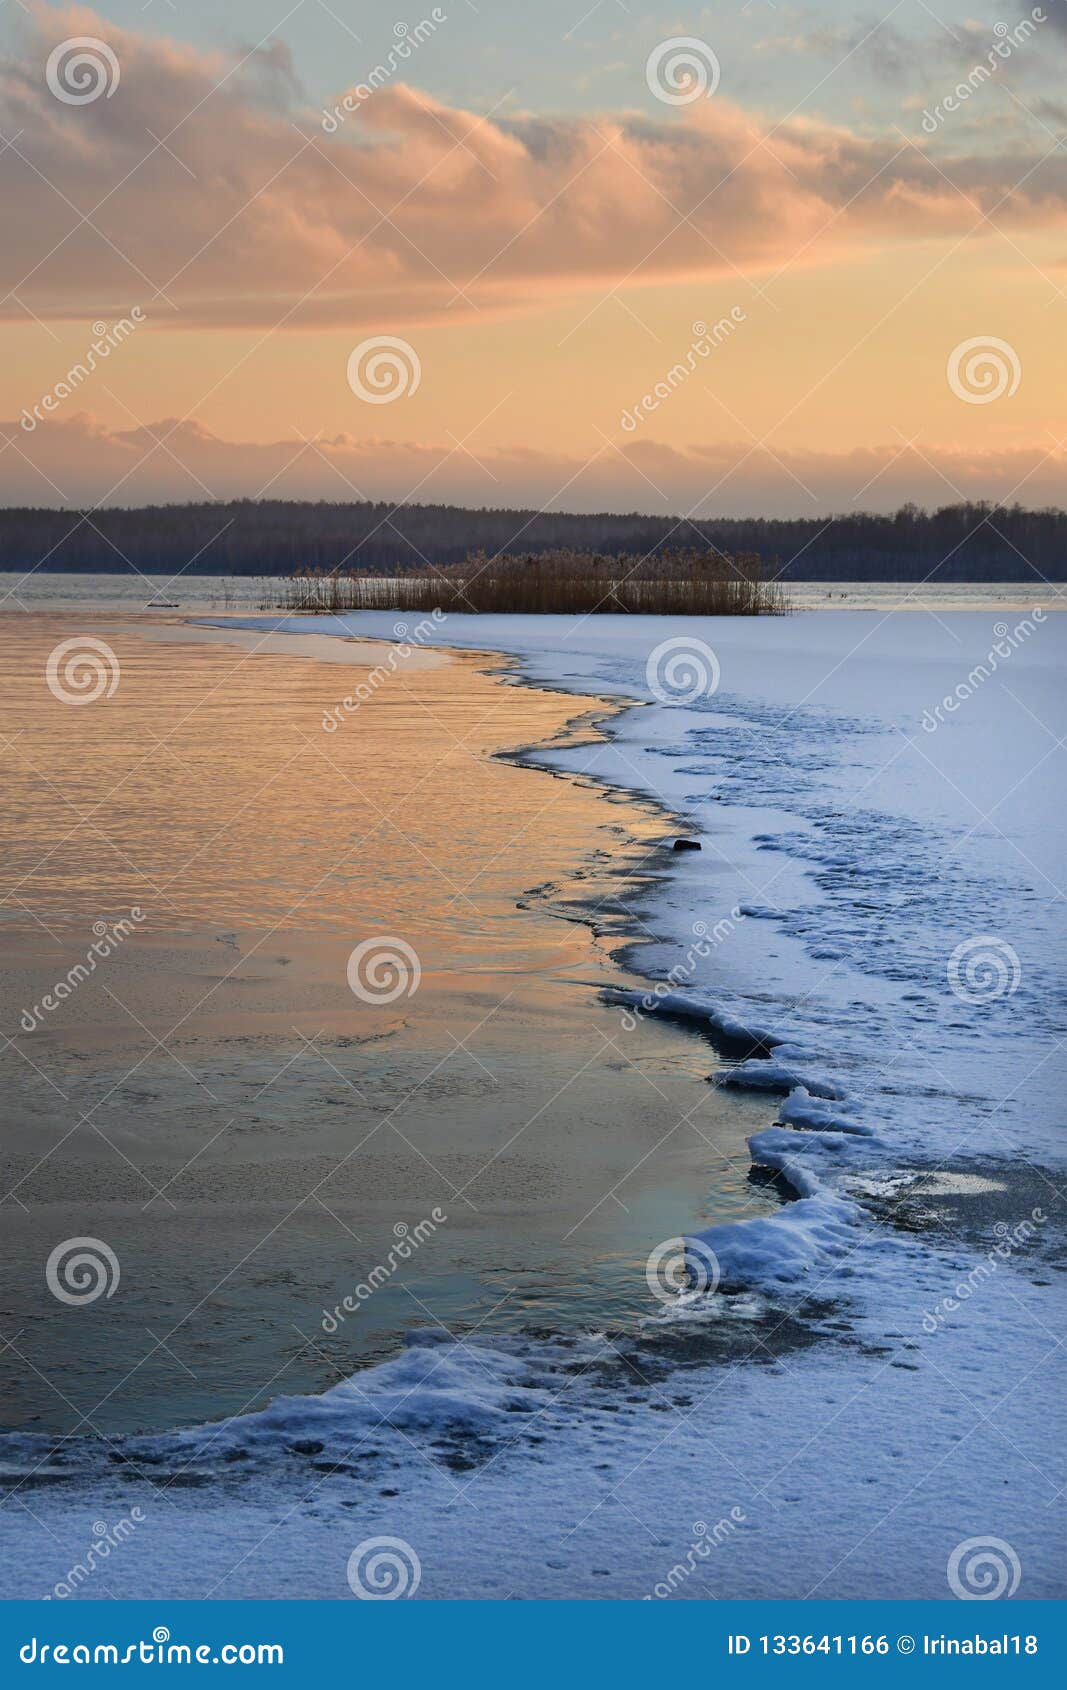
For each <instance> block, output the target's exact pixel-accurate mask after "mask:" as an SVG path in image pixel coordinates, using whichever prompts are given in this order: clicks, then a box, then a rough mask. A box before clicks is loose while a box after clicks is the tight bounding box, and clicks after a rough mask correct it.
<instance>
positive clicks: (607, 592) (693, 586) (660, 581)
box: [282, 549, 786, 616]
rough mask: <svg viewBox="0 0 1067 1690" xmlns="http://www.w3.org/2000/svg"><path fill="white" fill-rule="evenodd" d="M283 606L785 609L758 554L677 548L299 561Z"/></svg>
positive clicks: (734, 612) (684, 612)
mask: <svg viewBox="0 0 1067 1690" xmlns="http://www.w3.org/2000/svg"><path fill="white" fill-rule="evenodd" d="M282 607H283V608H284V609H287V610H293V611H318V612H330V613H338V612H341V611H349V610H390V611H432V610H443V611H455V612H458V613H468V614H469V613H471V612H476V613H485V614H498V615H499V614H515V613H523V614H527V615H538V614H540V615H545V614H548V615H553V614H555V615H568V616H589V615H593V614H597V613H604V612H608V613H610V612H615V613H620V612H621V613H624V614H628V615H640V616H766V615H775V614H779V613H781V612H782V611H783V610H785V608H786V606H785V602H784V599H783V595H782V590H781V588H780V587H779V586H778V584H777V583H776V582H773V581H764V580H763V578H762V571H761V565H760V560H759V558H758V557H757V556H756V555H755V553H751V552H746V553H739V554H738V555H736V556H734V557H729V556H727V555H726V554H725V553H722V552H713V551H696V550H681V549H679V550H675V551H661V552H659V553H657V554H655V555H653V556H648V557H636V556H635V557H629V556H621V557H616V556H606V555H604V554H602V553H599V552H576V551H568V550H560V551H553V552H542V553H528V554H526V555H519V554H512V553H504V554H502V555H500V556H497V557H492V558H490V557H487V556H486V554H485V553H484V552H475V553H472V554H471V556H469V557H468V558H466V559H465V560H464V562H463V563H457V564H449V565H447V566H446V567H444V568H441V569H437V568H432V569H431V570H430V571H429V572H427V573H418V574H416V573H414V572H412V573H410V574H405V575H400V576H388V575H358V574H355V573H348V574H342V573H340V571H338V570H300V571H298V572H297V573H296V574H295V575H293V576H292V577H291V578H290V580H289V581H287V582H286V583H285V584H284V588H283V593H282Z"/></svg>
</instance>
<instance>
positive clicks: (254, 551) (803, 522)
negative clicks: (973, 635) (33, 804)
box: [0, 499, 1067, 581]
mask: <svg viewBox="0 0 1067 1690" xmlns="http://www.w3.org/2000/svg"><path fill="white" fill-rule="evenodd" d="M679 545H681V546H689V547H694V548H707V547H711V548H716V549H719V550H721V551H724V552H729V553H733V554H738V553H746V552H756V553H758V554H759V555H760V556H761V557H762V559H763V560H764V568H765V571H766V573H767V574H768V575H776V574H778V575H780V578H781V579H782V580H785V581H920V580H925V579H927V578H930V579H932V580H936V581H1033V580H1036V579H1038V578H1039V577H1041V576H1043V577H1045V578H1047V579H1048V580H1052V581H1062V580H1064V579H1067V574H1065V570H1067V512H1064V511H1062V510H1057V509H1049V510H1038V511H1031V510H1024V509H1023V508H1022V506H1021V505H1010V506H1005V507H1001V506H998V505H993V504H958V505H945V506H943V507H942V508H941V509H940V510H936V511H924V510H920V509H919V507H918V506H916V505H905V506H903V508H902V509H901V510H898V511H897V512H895V513H894V514H892V515H885V516H873V515H866V514H862V513H858V512H846V513H844V514H840V515H835V516H831V517H802V518H801V517H796V518H790V517H787V518H769V517H708V518H704V519H701V520H699V521H697V520H694V519H692V518H682V519H678V518H675V517H653V516H641V515H636V514H634V515H627V516H623V515H619V514H617V513H612V512H602V513H600V514H598V515H593V516H576V515H566V514H561V513H559V512H543V513H538V512H537V511H521V510H461V509H459V508H457V507H456V506H454V505H403V506H400V507H396V506H394V505H390V504H388V503H385V502H383V503H380V504H370V503H366V504H349V505H342V504H328V503H325V502H322V503H317V504H312V503H294V502H288V501H282V500H252V499H241V500H236V501H234V502H233V503H231V504H214V503H211V504H199V505H158V506H151V505H150V506H143V507H141V508H139V509H132V510H125V509H118V508H115V509H107V510H92V511H88V512H85V513H83V512H80V511H71V510H43V509H8V510H0V570H17V571H20V572H22V571H25V570H28V569H33V568H43V569H47V570H69V571H76V572H90V573H96V574H101V573H106V574H116V573H124V572H125V571H126V570H128V569H137V570H140V571H142V572H143V573H144V574H146V575H160V574H162V575H177V574H179V573H187V574H191V575H290V574H292V573H294V572H295V571H297V570H332V569H343V570H345V571H346V572H348V571H350V570H352V569H356V570H358V571H363V572H365V573H367V574H379V575H391V574H400V573H404V572H406V571H408V570H419V569H425V568H426V566H427V564H432V565H434V566H435V567H447V566H448V565H450V564H458V563H462V561H463V560H464V558H466V557H467V556H468V555H469V554H470V553H472V552H476V551H482V552H485V553H487V554H488V555H489V556H493V555H495V554H497V553H498V552H502V551H516V550H519V551H521V552H523V553H534V554H538V553H548V552H556V551H560V550H564V549H567V550H572V551H575V552H589V551H596V552H601V553H606V554H608V555H612V556H622V555H624V554H628V555H630V556H634V555H640V556H644V555H647V554H656V553H658V552H661V551H663V550H665V549H667V548H669V547H677V546H679Z"/></svg>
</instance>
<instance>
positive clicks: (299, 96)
mask: <svg viewBox="0 0 1067 1690" xmlns="http://www.w3.org/2000/svg"><path fill="white" fill-rule="evenodd" d="M1024 20H1025V21H1026V27H1025V30H1024V31H1022V32H1019V30H1018V26H1019V25H1020V24H1021V23H1022V22H1023V21H1024ZM405 26H406V29H405ZM77 37H88V38H91V40H92V41H93V42H95V43H97V44H98V45H97V47H94V48H91V49H90V51H91V52H92V53H93V54H94V55H95V71H96V72H97V73H98V74H99V77H100V78H101V79H102V80H100V81H98V83H97V84H96V85H95V87H94V86H91V85H89V84H86V83H79V82H77V81H75V80H68V81H66V82H65V81H64V80H63V78H64V74H65V73H64V64H65V59H64V51H63V49H62V44H63V43H65V42H69V41H70V40H71V39H72V38H77ZM678 38H686V39H688V40H689V41H690V43H695V46H693V45H690V47H689V48H688V49H685V50H682V51H683V52H685V51H687V52H688V53H689V54H691V55H692V65H693V66H695V67H696V69H695V74H696V75H697V76H698V77H699V78H702V79H703V81H702V82H699V81H698V82H694V81H692V80H689V81H686V80H685V77H684V74H683V76H682V80H680V81H676V82H674V83H666V84H665V83H664V82H663V81H662V78H663V77H664V76H666V75H667V74H668V73H669V69H670V66H671V64H672V62H675V60H676V57H677V53H678V52H679V49H678V48H677V47H673V48H672V47H671V46H670V44H671V43H675V42H677V40H678ZM101 43H102V44H103V47H104V48H105V49H107V52H106V53H105V54H104V55H103V56H102V55H101V53H100V51H99V44H101ZM398 46H403V47H404V48H405V50H406V57H401V56H400V55H399V53H398V52H397V48H398ZM998 46H999V48H1000V51H999V52H998V51H997V49H998ZM672 55H673V57H672ZM69 56H70V55H69V53H67V55H66V58H67V59H68V60H69ZM375 67H379V69H378V71H377V72H376V70H375ZM657 67H658V68H657ZM977 67H982V68H981V70H979V71H978V74H975V73H976V68H977ZM1065 68H1067V0H1045V4H1044V5H1042V6H1038V7H1036V8H1031V7H1030V6H1027V5H1014V4H1013V5H1011V6H1008V7H1007V8H1003V9H1001V10H1000V11H999V12H993V11H988V10H986V9H985V8H984V6H983V5H982V4H981V3H979V4H978V7H977V10H975V9H974V8H973V7H972V5H971V4H968V3H965V0H935V3H934V4H926V3H925V0H898V3H897V4H896V5H894V6H890V5H889V4H888V3H887V0H879V3H878V4H877V5H876V6H874V7H867V6H865V5H864V4H863V3H862V0H860V3H859V4H856V5H852V4H839V3H832V0H813V3H811V4H790V3H787V0H779V3H777V4H771V3H770V0H747V3H745V4H740V3H737V4H734V3H733V0H730V3H728V4H723V5H718V6H714V7H703V8H701V7H694V8H693V9H691V10H681V11H678V10H674V9H672V8H669V7H661V6H659V5H653V4H644V3H642V0H625V3H624V0H599V3H597V4H592V3H591V0H537V3H536V4H534V3H532V0H526V3H523V0H476V3H474V0H443V3H442V4H441V5H440V6H438V7H436V8H434V7H433V6H432V5H429V4H425V3H424V0H413V4H412V5H410V6H409V7H408V8H407V9H406V10H404V11H401V10H400V8H399V6H398V5H397V6H394V5H393V4H392V3H390V4H389V5H382V4H377V5H371V4H368V3H365V0H364V3H360V4H351V3H349V0H328V3H327V0H276V4H275V5H271V4H268V3H267V0H227V3H226V4H224V5H221V6H220V5H219V4H218V3H217V0H215V3H214V4H210V5H209V4H207V3H206V0H148V3H147V4H145V3H144V0H112V3H111V4H109V5H108V6H107V7H106V8H103V9H101V10H93V9H89V8H85V7H73V8H72V7H65V6H63V7H60V6H51V5H43V4H28V5H22V4H20V3H19V0H7V3H6V4H4V5H3V6H2V8H0V183H2V191H3V196H4V207H5V215H4V238H3V242H2V243H0V272H2V274H0V282H2V285H0V295H2V296H3V302H2V309H0V372H2V373H0V384H2V386H0V419H2V420H0V502H3V503H6V504H65V503H68V502H69V503H77V504H80V503H83V502H87V501H92V502H97V501H99V502H101V503H105V504H107V503H119V504H131V503H144V502H146V501H148V500H154V499H183V500H184V499H201V498H228V497H232V496H233V495H235V494H241V495H248V496H250V497H254V496H257V495H260V494H263V495H265V496H271V497H326V498H331V499H351V498H363V497H369V498H387V499H390V500H401V499H414V500H420V501H445V500H447V501H455V502H458V503H463V504H477V505H483V504H485V505H515V504H521V505H536V506H542V505H545V506H549V507H555V508H559V509H564V510H566V509H575V510H596V509H603V508H611V509H619V510H634V509H640V510H646V511H653V512H668V511H692V512H697V513H699V514H714V513H717V512H722V513H763V512H766V513H769V514H770V513H787V512H798V513H804V514H816V513H818V512H820V511H823V510H829V509H857V508H860V509H863V508H866V509H888V508H892V507H893V506H894V505H897V504H899V503H901V502H903V501H904V500H905V499H912V498H913V499H916V500H918V501H919V502H920V503H923V504H927V505H933V504H943V503H950V502H953V501H954V500H956V499H958V498H960V497H967V498H975V497H990V498H1000V499H1008V498H1012V499H1014V498H1018V499H1019V500H1020V501H1021V502H1023V503H1025V504H1032V505H1041V504H1046V503H1057V504H1064V503H1067V490H1065V485H1064V467H1065V463H1067V416H1065V407H1064V402H1063V400H1064V392H1065V388H1067V332H1065V331H1067V218H1065V212H1067V146H1065V145H1064V140H1063V139H1061V138H1064V137H1067V95H1065V94H1064V87H1065V82H1064V71H1065ZM92 74H93V71H92V70H91V71H90V75H92ZM368 78H371V79H372V80H374V81H375V82H376V83H377V84H378V86H376V87H375V88H374V89H372V90H371V91H370V92H369V93H368V92H367V89H366V86H365V82H366V79H368ZM657 78H660V80H657ZM958 85H962V86H963V88H964V89H965V93H964V95H963V97H962V98H961V97H959V96H954V90H956V89H957V86H958ZM57 88H58V90H59V92H57V91H56V89H57ZM346 92H347V93H348V95H349V101H348V104H349V107H350V109H349V110H347V111H346V110H345V107H344V104H343V102H344V97H345V95H346ZM87 93H88V94H89V95H91V96H93V97H85V95H86V94H87ZM663 93H667V94H668V95H671V96H672V97H671V98H670V99H665V98H662V97H660V95H661V94H663ZM946 97H948V98H949V104H950V107H951V106H955V107H956V109H955V110H952V109H949V108H946V104H945V102H946ZM330 113H335V114H336V115H333V116H331V115H329V114H330ZM324 114H325V115H324ZM135 308H136V312H137V315H138V317H140V316H142V315H143V321H138V320H136V319H135V318H131V313H133V312H134V310H135ZM731 314H732V315H731ZM123 318H126V319H128V321H129V322H132V325H133V326H132V330H130V332H128V333H124V334H123V335H121V336H119V337H118V339H117V342H116V344H114V345H113V346H110V347H109V349H108V355H107V357H106V359H105V358H102V357H101V358H98V360H97V363H96V367H95V368H92V369H89V370H88V371H87V372H86V373H85V374H84V376H79V377H78V378H77V379H76V380H75V381H74V382H73V383H66V384H65V383H64V378H65V376H66V372H67V371H68V370H69V369H70V368H71V367H72V366H75V365H77V364H79V362H81V363H82V364H83V365H84V360H85V359H86V355H87V353H88V350H89V348H90V346H91V345H92V343H93V341H94V338H95V337H97V336H98V335H99V334H100V332H101V325H103V326H104V328H105V329H110V327H111V326H112V325H114V324H116V323H118V322H119V321H120V320H121V319H123ZM726 319H729V321H730V327H729V329H728V330H727V331H725V332H723V333H721V335H720V336H719V338H718V343H717V344H715V345H713V346H711V347H710V348H708V347H707V346H706V345H705V348H704V351H702V352H700V353H696V352H695V351H694V348H695V345H696V343H697V342H699V341H701V340H702V339H703V338H705V337H704V336H703V335H702V333H701V326H702V325H703V326H705V327H706V328H708V329H710V328H711V327H712V326H713V325H715V324H716V323H720V322H722V321H724V320H726ZM694 325H696V327H694ZM379 336H390V337H394V338H395V339H399V340H400V341H402V342H403V343H405V345H404V346H403V347H402V348H401V349H400V351H399V358H400V365H401V367H400V379H401V384H402V385H403V386H406V387H407V389H408V391H404V392H400V393H397V394H396V395H394V396H391V397H390V398H389V402H388V403H371V402H369V401H368V399H367V398H366V397H362V396H361V394H360V391H359V390H358V389H359V382H358V380H357V381H356V383H355V390H354V385H353V383H352V382H351V381H350V379H349V377H350V369H351V366H350V355H351V354H352V352H353V350H354V348H356V347H357V346H358V345H360V344H361V343H362V342H364V341H366V340H368V339H375V338H377V337H379ZM968 342H973V343H974V346H975V348H976V350H977V351H978V355H979V362H978V365H977V366H976V367H975V369H971V368H970V365H969V362H968V359H967V356H966V354H962V353H959V351H958V349H960V348H961V347H963V346H964V344H965V343H968ZM990 342H992V352H991V354H990V360H989V361H988V362H984V363H983V361H982V348H983V347H985V346H988V345H989V344H990ZM954 354H956V363H955V371H956V374H955V375H954V376H953V375H952V374H951V373H950V365H951V364H952V361H953V356H954ZM678 367H681V368H682V370H683V372H684V373H683V375H682V376H681V377H678V376H677V375H676V376H675V378H674V379H673V380H672V381H671V382H669V383H667V386H666V387H664V386H663V384H664V383H665V381H666V378H667V375H668V372H669V371H671V370H672V369H675V370H677V368H678ZM983 379H984V380H986V381H988V382H989V383H990V384H991V387H990V386H987V387H985V388H983V387H982V386H981V382H982V380H983ZM657 384H660V385H661V396H660V398H659V400H658V403H656V404H655V406H654V407H653V406H651V405H649V406H646V407H645V408H644V409H642V402H643V398H644V396H645V395H646V394H647V395H651V396H653V397H655V395H656V388H657ZM64 386H65V387H66V388H67V389H69V391H61V388H63V387H64ZM991 388H992V389H993V390H994V391H992V392H991ZM998 388H1000V389H1002V391H999V392H997V391H995V390H996V389H998ZM45 396H49V398H50V401H51V402H50V403H49V404H48V405H47V406H46V407H44V409H42V408H41V407H42V404H43V401H44V399H45ZM377 397H381V395H377ZM35 407H37V410H36V411H35V409H34V408H35ZM635 410H636V416H637V420H635ZM627 416H628V418H629V421H627V422H625V423H624V420H623V419H624V417H627Z"/></svg>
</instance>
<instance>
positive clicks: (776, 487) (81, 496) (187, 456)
mask: <svg viewBox="0 0 1067 1690" xmlns="http://www.w3.org/2000/svg"><path fill="white" fill-rule="evenodd" d="M1065 469H1067V452H1065V451H1064V450H1063V449H1062V448H1055V449H1053V450H1052V451H1050V452H1047V451H1046V449H1045V448H1044V447H1019V448H1017V449H1014V450H1006V451H996V452H974V451H965V450H952V449H949V448H945V447H941V448H936V449H926V448H922V449H921V450H920V449H919V448H918V447H916V448H907V449H904V450H901V446H900V443H899V442H898V443H897V444H895V445H890V444H886V445H884V446H878V447H874V448H857V449H856V450H855V451H851V452H841V453H835V452H825V451H815V450H812V451H779V452H775V453H772V452H770V451H769V450H767V449H766V448H764V447H750V446H748V445H744V444H737V443H722V444H712V445H702V446H700V445H695V446H692V447H690V448H688V449H686V450H683V451H679V450H676V449H674V448H672V447H669V446H664V445H657V444H655V443H653V442H650V441H644V440H641V441H627V442H626V443H624V444H621V445H615V446H612V445H609V444H608V443H607V442H606V441H604V442H602V443H600V444H599V446H598V448H597V450H596V452H595V453H594V454H592V455H590V456H589V457H588V458H580V457H573V456H569V455H567V454H564V453H557V454H553V453H549V452H540V451H532V450H529V449H524V448H520V447H514V448H508V449H504V450H493V451H487V452H479V453H478V461H477V462H473V461H472V460H471V458H470V457H469V456H468V455H467V453H466V452H464V451H460V450H458V449H457V448H456V447H455V446H454V445H453V444H451V443H449V442H445V443H444V444H433V443H425V444H420V443H411V442H400V441H391V440H387V439H376V440H373V439H357V438H354V437H353V436H350V435H336V436H333V437H331V438H329V439H319V440H316V441H314V442H311V443H309V442H307V441H304V440H299V439H291V440H277V441H273V442H268V443H254V442H249V441H236V440H225V439H222V438H220V437H219V436H218V435H216V434H213V433H212V432H211V431H210V430H208V429H205V428H203V427H201V426H200V425H199V424H197V423H193V422H179V421H174V420H170V421H163V422H158V423H155V424H154V425H152V427H150V428H138V429H133V430H127V431H118V430H114V429H110V428H108V427H106V426H104V425H103V424H102V423H100V422H98V421H95V420H94V419H93V418H92V417H90V416H88V415H86V414H84V413H83V414H81V415H78V416H75V417H71V418H69V419H63V420H61V421H51V422H48V423H46V424H44V425H42V426H41V427H39V428H37V429H36V430H35V431H34V432H33V433H31V434H27V433H26V432H25V431H24V430H23V429H22V428H21V427H20V426H19V425H18V423H17V422H0V504H4V505H27V504H29V505H63V504H74V505H78V506H81V505H87V504H94V503H97V502H100V501H102V502H104V503H106V504H118V505H140V504H149V503H156V502H170V501H175V502H181V501H186V500H202V499H204V498H212V497H213V498H218V499H230V498H240V497H253V498H254V497H257V496H263V497H267V498H274V499H331V500H336V501H341V502H347V501H350V500H360V499H374V500H379V499H386V500H390V501H393V502H396V503H398V504H400V503H405V502H410V503H418V504H433V503H447V504H458V505H466V506H475V507H478V506H496V507H501V506H509V507H515V506H521V507H532V508H538V509H540V508H542V507H544V508H549V509H556V510H569V511H600V510H605V509H611V510H622V511H643V512H650V513H654V514H656V515H664V514H666V513H672V512H677V513H688V514H694V515H752V514H760V515H766V516H778V515H790V516H792V515H797V514H804V515H815V514H818V513H822V512H828V511H831V510H852V511H855V510H876V511H884V510H888V509H892V508H894V507H895V506H898V505H900V504H902V503H904V502H905V501H906V500H908V499H915V500H917V501H919V502H920V503H923V504H927V505H945V504H952V503H954V502H955V501H956V500H957V499H983V498H988V499H995V500H1002V501H1005V502H1008V501H1012V500H1014V499H1016V498H1017V499H1018V500H1019V502H1020V503H1022V504H1025V505H1029V506H1040V505H1043V504H1049V505H1052V504H1056V505H1059V504H1062V502H1063V485H1064V472H1065Z"/></svg>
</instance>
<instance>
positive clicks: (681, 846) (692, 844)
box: [674, 839, 700, 851]
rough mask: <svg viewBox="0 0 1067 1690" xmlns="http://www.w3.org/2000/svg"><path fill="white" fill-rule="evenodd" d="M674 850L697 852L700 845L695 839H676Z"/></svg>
mask: <svg viewBox="0 0 1067 1690" xmlns="http://www.w3.org/2000/svg"><path fill="white" fill-rule="evenodd" d="M674 849H675V850H676V851H699V850H700V843H699V841H698V840H696V839H676V840H675V841H674Z"/></svg>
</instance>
